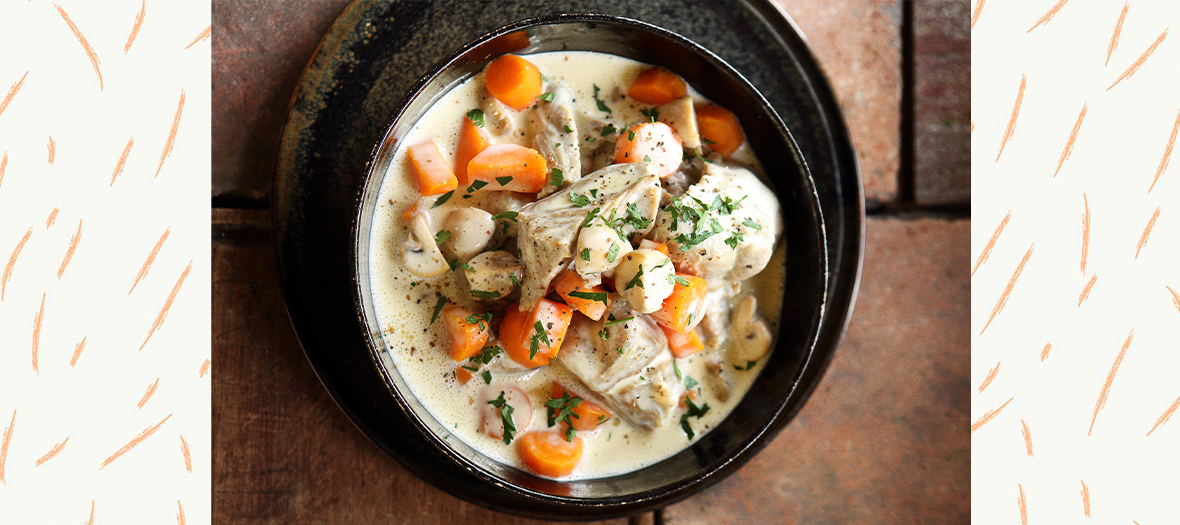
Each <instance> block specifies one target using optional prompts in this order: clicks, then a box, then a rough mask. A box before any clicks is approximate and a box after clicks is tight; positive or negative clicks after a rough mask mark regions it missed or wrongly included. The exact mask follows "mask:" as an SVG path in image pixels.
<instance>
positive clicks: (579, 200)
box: [569, 192, 590, 208]
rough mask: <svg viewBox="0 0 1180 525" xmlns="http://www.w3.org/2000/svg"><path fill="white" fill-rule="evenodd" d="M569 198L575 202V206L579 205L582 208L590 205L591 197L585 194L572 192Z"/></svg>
mask: <svg viewBox="0 0 1180 525" xmlns="http://www.w3.org/2000/svg"><path fill="white" fill-rule="evenodd" d="M569 198H570V202H572V203H574V206H577V207H579V208H581V207H582V206H589V205H590V197H587V196H585V195H578V194H577V193H574V192H570V194H569Z"/></svg>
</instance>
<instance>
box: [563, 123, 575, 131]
mask: <svg viewBox="0 0 1180 525" xmlns="http://www.w3.org/2000/svg"><path fill="white" fill-rule="evenodd" d="M561 129H562V130H563V131H565V132H566V133H573V132H574V129H573V128H571V127H570V125H569V124H566V125H564V126H562V127H561Z"/></svg>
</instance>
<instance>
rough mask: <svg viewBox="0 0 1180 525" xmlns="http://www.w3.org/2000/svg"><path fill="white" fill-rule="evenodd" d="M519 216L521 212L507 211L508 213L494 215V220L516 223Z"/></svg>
mask: <svg viewBox="0 0 1180 525" xmlns="http://www.w3.org/2000/svg"><path fill="white" fill-rule="evenodd" d="M517 215H520V212H516V211H506V212H502V213H497V214H495V215H492V219H508V220H510V221H516V216H517Z"/></svg>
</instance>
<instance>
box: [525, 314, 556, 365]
mask: <svg viewBox="0 0 1180 525" xmlns="http://www.w3.org/2000/svg"><path fill="white" fill-rule="evenodd" d="M533 330H534V331H536V333H534V334H533V336H532V337H531V338H529V339H530V341H529V359H535V358H536V357H537V352H538V351H540V350H541V343H545V346H553V344H552V343H550V342H549V334H548V333H546V332H545V325H543V324H541V321H537V322H536V323H535V324H533Z"/></svg>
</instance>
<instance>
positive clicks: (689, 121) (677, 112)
mask: <svg viewBox="0 0 1180 525" xmlns="http://www.w3.org/2000/svg"><path fill="white" fill-rule="evenodd" d="M658 111H659V119H660V122H664V123H666V124H668V125H669V126H672V129H674V130H676V134H677V135H679V136H680V140H681V141H683V142H684V147H686V148H691V149H696V148H699V147H701V135H700V132H699V131H698V130H697V112H696V110H695V109H694V108H693V106H692V97H690V96H688V95H685V96H683V97H680V98H678V99H676V100H673V101H671V102H668V103H667V104H664V105H662V106H660V107H659V108H658Z"/></svg>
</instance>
